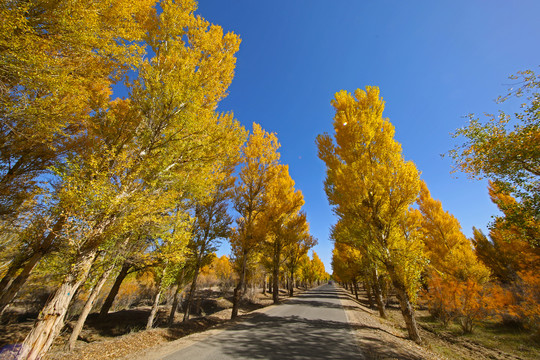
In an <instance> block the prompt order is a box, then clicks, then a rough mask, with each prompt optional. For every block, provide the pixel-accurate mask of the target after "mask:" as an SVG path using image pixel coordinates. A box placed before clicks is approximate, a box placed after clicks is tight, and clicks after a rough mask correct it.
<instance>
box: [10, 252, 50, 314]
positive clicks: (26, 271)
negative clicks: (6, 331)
mask: <svg viewBox="0 0 540 360" xmlns="http://www.w3.org/2000/svg"><path fill="white" fill-rule="evenodd" d="M43 255H44V254H43V253H42V252H35V253H34V254H33V255H32V257H31V258H30V259H29V260H28V261H27V262H26V264H24V267H23V269H22V271H21V272H20V274H19V275H18V276H17V277H16V278H15V280H13V281H12V282H11V284H10V286H9V287H8V288H7V289H6V290H5V291H4V292H3V293H2V295H1V296H0V316H1V315H3V314H4V311H5V310H6V309H7V307H8V305H9V304H10V303H11V302H12V301H13V299H14V298H15V296H17V293H18V292H19V290H20V289H21V287H22V286H23V285H24V284H25V283H26V281H27V280H28V278H29V277H30V274H31V273H32V270H33V269H34V268H35V267H36V265H37V263H38V262H39V260H41V258H42V257H43Z"/></svg>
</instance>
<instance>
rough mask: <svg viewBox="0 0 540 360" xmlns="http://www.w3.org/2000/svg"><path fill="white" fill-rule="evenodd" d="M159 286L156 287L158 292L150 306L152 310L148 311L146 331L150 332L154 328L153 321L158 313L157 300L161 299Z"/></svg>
mask: <svg viewBox="0 0 540 360" xmlns="http://www.w3.org/2000/svg"><path fill="white" fill-rule="evenodd" d="M161 293H162V290H161V284H159V285H158V290H157V292H156V295H155V296H154V304H153V305H152V310H151V311H150V316H148V321H147V322H146V330H150V329H151V328H152V327H153V326H154V319H155V318H156V314H157V312H158V307H159V299H160V298H161Z"/></svg>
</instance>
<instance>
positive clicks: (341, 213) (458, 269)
mask: <svg viewBox="0 0 540 360" xmlns="http://www.w3.org/2000/svg"><path fill="white" fill-rule="evenodd" d="M518 77H522V80H523V81H522V82H521V84H522V87H520V88H519V89H518V90H517V91H515V90H514V91H512V92H511V93H510V94H508V95H507V96H506V97H504V98H502V100H503V101H504V100H506V99H508V98H509V97H510V96H513V95H516V96H518V97H520V96H523V95H524V94H528V97H527V100H528V103H525V104H524V105H522V107H523V109H524V110H523V112H521V113H517V114H516V115H515V118H514V121H516V120H517V121H516V122H517V124H514V130H513V131H510V130H507V129H506V127H507V126H508V124H509V123H510V122H511V120H512V117H510V116H509V115H506V114H505V113H502V112H501V114H499V116H498V117H497V118H496V117H491V118H490V119H489V121H488V123H487V124H482V123H481V122H480V121H479V120H478V119H474V117H473V116H472V117H471V122H470V123H469V125H468V127H466V128H463V129H460V130H458V131H457V132H456V137H459V136H464V137H465V142H464V144H463V145H460V146H457V147H456V148H455V149H454V150H452V151H451V152H450V155H451V156H452V157H453V158H454V160H455V161H456V164H457V166H458V167H459V168H460V169H462V170H465V171H467V172H470V174H471V175H472V176H473V177H482V176H489V177H492V178H493V179H494V182H491V183H490V188H489V192H490V196H491V198H492V200H493V202H494V203H495V204H497V206H498V207H499V209H500V210H501V212H502V214H503V215H502V216H498V217H496V218H495V221H494V222H493V223H492V224H491V225H490V237H489V238H488V237H486V236H485V235H484V234H483V233H482V232H481V231H479V230H477V229H474V237H473V239H467V238H466V236H465V235H464V234H463V233H462V231H461V226H460V224H459V222H458V220H457V219H456V218H455V217H454V216H453V215H452V214H450V213H448V212H447V211H444V209H443V207H442V204H441V202H440V201H438V200H435V199H433V198H432V197H431V194H430V192H429V190H428V188H427V186H426V184H425V183H424V182H423V181H421V180H420V178H419V172H418V170H417V169H416V168H415V166H414V164H413V163H412V162H406V161H405V160H404V159H403V157H402V155H401V147H400V145H399V144H398V143H397V142H396V141H395V140H394V139H393V137H394V128H393V126H392V125H391V124H390V122H389V120H388V119H385V118H383V117H382V112H383V108H384V103H383V101H382V99H381V98H380V97H379V89H378V88H376V87H367V88H366V90H365V91H362V90H357V91H356V92H355V96H354V97H353V96H352V95H351V94H349V93H347V92H345V91H341V92H339V93H337V94H336V95H335V99H334V100H333V101H332V105H333V106H334V108H335V110H336V113H335V117H334V129H335V134H334V139H332V138H331V137H330V136H329V135H326V134H325V135H321V136H319V137H318V139H317V144H318V147H319V156H320V158H321V159H322V160H323V161H324V162H325V163H326V166H327V176H326V181H325V190H326V193H327V195H328V199H329V201H330V203H331V204H332V205H333V207H334V211H335V213H336V215H337V216H338V222H337V223H336V224H335V226H334V227H333V229H332V234H331V235H332V238H333V240H334V242H335V246H334V250H333V258H332V266H333V270H334V275H333V276H334V277H335V278H336V279H337V280H339V281H341V282H343V283H345V284H350V286H351V290H352V291H356V294H357V296H358V283H359V282H362V283H363V284H364V288H365V289H366V291H367V295H368V299H369V302H370V303H371V304H372V305H373V306H376V307H377V308H378V310H379V314H380V316H382V317H386V313H385V301H384V297H387V296H388V292H389V291H393V292H395V294H396V295H397V297H398V299H399V302H400V305H401V311H402V314H403V317H404V319H405V323H406V325H407V330H408V333H409V337H410V338H411V339H413V340H415V341H417V342H420V341H421V339H420V335H419V333H418V330H417V326H416V321H415V316H414V304H415V303H417V302H420V303H421V304H422V305H424V306H426V307H427V308H428V309H429V310H430V312H431V314H432V315H433V316H435V317H436V318H438V319H439V320H440V321H441V322H442V323H443V324H444V325H447V324H449V323H450V322H452V321H455V320H456V321H459V324H460V325H461V327H462V329H463V331H464V332H471V331H473V328H474V325H475V324H476V323H477V322H478V321H480V320H485V319H492V320H493V319H495V320H496V319H498V320H501V321H503V322H509V323H519V324H521V326H524V327H527V328H529V329H531V330H532V332H533V334H536V335H538V334H539V328H538V319H540V317H539V316H540V305H539V304H540V281H539V279H540V277H539V276H538V271H537V270H538V266H539V264H540V253H539V252H538V247H537V245H538V237H537V234H538V231H539V229H540V221H539V220H538V209H537V206H536V205H537V204H538V203H537V202H535V200H534V199H536V198H537V197H538V166H537V165H538V164H537V163H536V162H537V159H538V153H539V152H538V143H539V142H538V141H532V140H531V141H528V140H527V141H523V140H519V139H529V140H530V139H531V138H535V139H538V136H539V134H540V128H539V121H538V120H539V112H538V109H539V106H538V105H539V101H538V99H539V96H538V91H537V89H538V88H539V87H540V82H538V80H537V79H536V76H535V75H534V73H532V72H530V71H526V72H523V73H520V74H519V76H518ZM518 77H514V78H518ZM520 121H521V122H522V123H521V124H520V123H519V122H520ZM503 158H504V160H503ZM535 234H536V235H535Z"/></svg>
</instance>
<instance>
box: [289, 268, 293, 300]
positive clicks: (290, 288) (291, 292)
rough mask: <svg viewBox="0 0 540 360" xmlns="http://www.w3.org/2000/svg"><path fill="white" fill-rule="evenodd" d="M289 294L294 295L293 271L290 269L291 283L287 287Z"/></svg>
mask: <svg viewBox="0 0 540 360" xmlns="http://www.w3.org/2000/svg"><path fill="white" fill-rule="evenodd" d="M289 296H290V297H293V296H294V271H291V283H290V287H289Z"/></svg>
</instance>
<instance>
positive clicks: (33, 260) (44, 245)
mask: <svg viewBox="0 0 540 360" xmlns="http://www.w3.org/2000/svg"><path fill="white" fill-rule="evenodd" d="M65 221H66V219H65V216H63V215H61V216H60V217H59V218H58V219H57V220H56V222H55V223H54V225H53V228H52V229H51V231H49V233H48V234H47V236H45V237H43V238H42V240H41V243H40V245H39V247H38V248H36V250H35V251H34V252H33V253H32V255H31V256H30V257H28V258H27V259H28V260H27V261H26V263H25V264H24V267H23V269H22V271H21V272H20V273H19V275H18V276H17V277H16V278H15V279H14V280H13V281H11V283H10V284H9V287H7V288H5V289H3V291H2V296H1V297H0V316H1V315H2V314H4V311H5V310H6V308H7V306H8V305H9V304H10V303H11V302H12V301H13V299H14V298H15V296H17V293H18V292H19V290H20V289H21V288H22V286H23V285H24V284H25V283H26V281H27V280H28V278H29V277H30V274H31V273H32V270H34V268H35V267H36V265H37V263H38V262H39V261H40V260H41V259H42V258H43V256H44V255H45V254H46V253H48V252H49V251H50V249H51V246H52V244H53V242H54V240H55V239H56V237H57V236H58V233H59V232H60V231H61V230H62V227H63V226H64V223H65Z"/></svg>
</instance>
